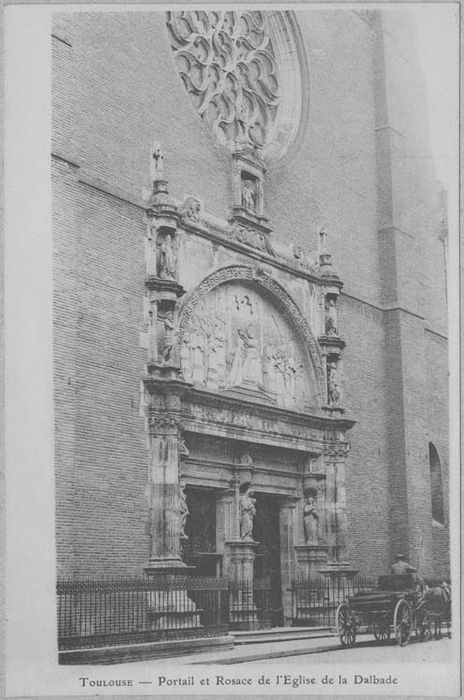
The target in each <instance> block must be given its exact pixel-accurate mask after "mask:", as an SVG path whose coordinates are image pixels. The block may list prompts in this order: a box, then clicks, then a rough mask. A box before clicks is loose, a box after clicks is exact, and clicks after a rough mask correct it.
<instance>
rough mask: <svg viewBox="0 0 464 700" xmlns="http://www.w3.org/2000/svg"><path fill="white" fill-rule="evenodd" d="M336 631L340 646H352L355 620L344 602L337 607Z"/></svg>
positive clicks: (354, 637)
mask: <svg viewBox="0 0 464 700" xmlns="http://www.w3.org/2000/svg"><path fill="white" fill-rule="evenodd" d="M337 632H338V636H339V637H340V642H341V645H342V647H352V646H353V644H354V643H355V641H356V622H355V619H354V617H353V615H352V613H351V611H350V608H349V606H348V605H347V604H346V603H340V605H339V606H338V608H337Z"/></svg>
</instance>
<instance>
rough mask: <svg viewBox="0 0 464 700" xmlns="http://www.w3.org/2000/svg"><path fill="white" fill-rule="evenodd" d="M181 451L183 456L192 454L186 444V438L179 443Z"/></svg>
mask: <svg viewBox="0 0 464 700" xmlns="http://www.w3.org/2000/svg"><path fill="white" fill-rule="evenodd" d="M179 453H180V456H181V457H188V456H189V454H190V451H189V448H188V447H187V445H186V442H185V440H184V438H181V440H180V443H179Z"/></svg>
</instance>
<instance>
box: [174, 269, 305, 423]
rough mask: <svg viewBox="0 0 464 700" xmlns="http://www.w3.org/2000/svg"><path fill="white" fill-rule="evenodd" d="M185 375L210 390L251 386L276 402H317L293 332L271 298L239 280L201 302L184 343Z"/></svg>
mask: <svg viewBox="0 0 464 700" xmlns="http://www.w3.org/2000/svg"><path fill="white" fill-rule="evenodd" d="M180 355H181V357H180V360H181V367H182V372H183V377H184V379H185V380H186V381H189V382H192V383H193V384H196V385H200V386H201V385H206V387H208V388H209V389H212V390H221V389H231V388H234V387H248V388H250V389H259V390H260V391H261V392H262V393H263V396H264V394H267V395H268V399H269V401H270V402H272V403H274V402H275V403H277V404H278V405H280V406H284V407H286V408H290V409H296V410H302V409H303V408H304V406H305V404H306V403H307V402H308V403H311V401H312V402H313V403H314V401H315V396H314V394H315V387H314V386H313V384H314V378H312V379H311V378H310V377H311V375H310V374H309V373H308V369H307V360H305V358H304V354H303V351H302V348H301V343H300V342H299V341H298V339H297V336H296V334H295V331H294V330H293V329H292V328H291V326H290V325H289V324H288V321H287V320H286V319H285V318H284V316H283V315H282V314H281V313H279V312H278V311H277V309H275V307H274V306H273V305H272V304H271V302H270V301H269V300H268V299H266V298H264V297H263V296H262V295H259V294H257V293H256V292H255V291H253V290H251V289H248V288H246V287H244V286H242V285H241V284H238V283H230V284H224V285H220V286H218V287H217V288H215V289H214V290H212V291H211V292H210V293H209V294H208V295H206V296H205V297H204V298H203V300H202V301H201V302H199V303H198V304H197V306H196V307H195V310H194V311H193V313H192V314H191V316H190V322H189V324H188V325H187V326H186V327H185V330H184V334H183V337H182V339H181V342H180Z"/></svg>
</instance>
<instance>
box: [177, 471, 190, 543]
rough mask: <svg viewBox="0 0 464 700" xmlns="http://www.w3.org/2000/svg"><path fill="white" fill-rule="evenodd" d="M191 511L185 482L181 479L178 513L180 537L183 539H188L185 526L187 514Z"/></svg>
mask: <svg viewBox="0 0 464 700" xmlns="http://www.w3.org/2000/svg"><path fill="white" fill-rule="evenodd" d="M189 513H190V511H189V509H188V505H187V498H186V495H185V483H184V482H183V481H179V504H178V514H179V537H180V539H181V540H188V535H186V534H185V526H186V524H187V516H188V515H189Z"/></svg>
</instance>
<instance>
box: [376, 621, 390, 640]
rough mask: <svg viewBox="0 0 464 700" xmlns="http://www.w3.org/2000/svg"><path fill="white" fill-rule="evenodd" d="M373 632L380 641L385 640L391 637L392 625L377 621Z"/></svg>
mask: <svg viewBox="0 0 464 700" xmlns="http://www.w3.org/2000/svg"><path fill="white" fill-rule="evenodd" d="M373 632H374V637H375V638H376V640H377V641H378V642H385V641H386V640H387V639H390V625H389V624H388V622H379V623H376V624H375V625H374V629H373Z"/></svg>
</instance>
